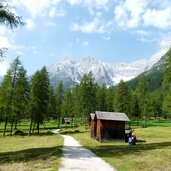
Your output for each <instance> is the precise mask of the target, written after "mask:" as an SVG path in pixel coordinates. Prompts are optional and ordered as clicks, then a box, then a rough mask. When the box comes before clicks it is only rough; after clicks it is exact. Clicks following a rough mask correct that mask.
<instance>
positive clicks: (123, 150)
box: [85, 142, 171, 157]
mask: <svg viewBox="0 0 171 171" xmlns="http://www.w3.org/2000/svg"><path fill="white" fill-rule="evenodd" d="M85 147H86V148H88V149H90V150H91V151H93V152H94V153H95V154H97V155H98V156H100V157H112V156H117V155H118V156H120V155H129V154H130V153H131V154H135V155H138V154H139V153H142V152H143V151H148V150H155V149H164V148H168V147H169V148H171V142H161V143H150V144H143V143H141V144H137V145H134V146H125V145H99V146H95V147H93V146H85Z"/></svg>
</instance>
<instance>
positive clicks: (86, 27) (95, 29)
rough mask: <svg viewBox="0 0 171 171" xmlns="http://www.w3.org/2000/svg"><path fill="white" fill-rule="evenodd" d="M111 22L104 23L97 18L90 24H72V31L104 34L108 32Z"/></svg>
mask: <svg viewBox="0 0 171 171" xmlns="http://www.w3.org/2000/svg"><path fill="white" fill-rule="evenodd" d="M111 24H112V23H111V22H110V21H109V22H107V23H106V22H104V21H102V20H100V19H99V18H95V19H94V20H93V21H91V22H86V23H84V24H78V23H72V25H71V30H72V31H81V32H83V33H105V32H108V31H109V27H110V26H111Z"/></svg>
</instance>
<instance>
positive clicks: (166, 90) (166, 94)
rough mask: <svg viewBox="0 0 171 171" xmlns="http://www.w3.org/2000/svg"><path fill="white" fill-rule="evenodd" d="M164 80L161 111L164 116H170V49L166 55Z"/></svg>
mask: <svg viewBox="0 0 171 171" xmlns="http://www.w3.org/2000/svg"><path fill="white" fill-rule="evenodd" d="M166 56H167V58H166V63H165V67H164V78H163V83H162V94H163V110H164V113H165V116H166V117H167V116H171V49H170V50H169V51H168V52H167V54H166Z"/></svg>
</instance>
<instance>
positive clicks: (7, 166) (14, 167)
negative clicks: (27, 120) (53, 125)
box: [0, 133, 63, 171]
mask: <svg viewBox="0 0 171 171" xmlns="http://www.w3.org/2000/svg"><path fill="white" fill-rule="evenodd" d="M62 147H63V138H62V137H61V136H59V135H52V134H49V135H48V134H47V135H46V133H44V134H43V135H39V136H37V135H34V136H12V137H10V136H7V137H5V138H0V171H18V170H22V171H24V170H25V171H37V170H38V171H39V170H46V171H47V170H48V171H53V170H58V167H59V163H60V158H61V154H62Z"/></svg>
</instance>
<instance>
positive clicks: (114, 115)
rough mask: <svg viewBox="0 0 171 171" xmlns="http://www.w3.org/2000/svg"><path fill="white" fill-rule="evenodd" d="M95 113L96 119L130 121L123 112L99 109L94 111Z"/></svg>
mask: <svg viewBox="0 0 171 171" xmlns="http://www.w3.org/2000/svg"><path fill="white" fill-rule="evenodd" d="M95 113H96V117H97V119H100V120H114V121H130V120H129V118H128V117H127V115H126V114H125V113H118V112H101V111H96V112H95Z"/></svg>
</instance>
